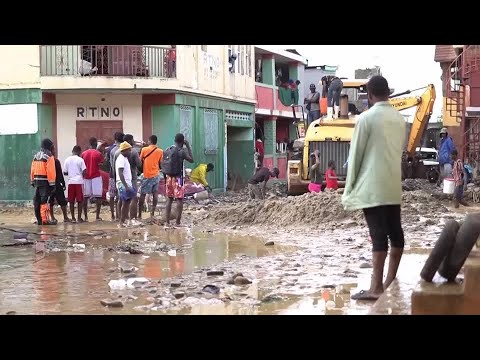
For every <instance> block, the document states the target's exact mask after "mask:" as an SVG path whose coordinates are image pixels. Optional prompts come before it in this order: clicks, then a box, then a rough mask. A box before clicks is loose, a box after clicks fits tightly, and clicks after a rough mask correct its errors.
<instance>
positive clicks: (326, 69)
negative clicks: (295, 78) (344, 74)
mask: <svg viewBox="0 0 480 360" xmlns="http://www.w3.org/2000/svg"><path fill="white" fill-rule="evenodd" d="M337 69H338V66H331V65H318V66H305V75H304V78H305V82H304V84H303V91H304V93H305V94H308V93H309V92H310V84H315V86H316V87H317V91H320V93H321V91H322V88H321V86H320V82H321V79H322V77H324V76H328V75H336V73H337Z"/></svg>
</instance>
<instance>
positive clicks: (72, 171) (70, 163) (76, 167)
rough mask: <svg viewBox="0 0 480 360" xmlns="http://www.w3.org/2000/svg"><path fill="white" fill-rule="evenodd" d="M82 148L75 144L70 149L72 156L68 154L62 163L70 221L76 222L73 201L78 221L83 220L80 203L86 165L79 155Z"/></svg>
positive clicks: (81, 202) (81, 201)
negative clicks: (66, 178) (65, 177)
mask: <svg viewBox="0 0 480 360" xmlns="http://www.w3.org/2000/svg"><path fill="white" fill-rule="evenodd" d="M81 153H82V149H81V148H80V146H78V145H75V146H74V147H73V150H72V156H69V157H68V158H67V159H66V160H65V163H64V166H63V168H64V169H65V171H64V172H63V173H64V175H68V202H69V203H70V213H71V214H72V222H77V219H75V201H76V202H77V204H78V222H83V219H82V204H83V177H84V176H85V171H86V170H87V166H86V165H85V161H84V160H83V159H82V158H81V157H80V154H81Z"/></svg>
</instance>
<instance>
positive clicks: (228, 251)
mask: <svg viewBox="0 0 480 360" xmlns="http://www.w3.org/2000/svg"><path fill="white" fill-rule="evenodd" d="M10 227H11V228H14V229H17V230H18V231H25V232H32V233H34V232H38V231H39V228H38V227H36V226H34V225H19V224H17V225H12V226H10ZM42 229H43V230H45V233H46V234H44V235H35V234H33V235H32V234H29V235H28V239H29V240H35V239H39V238H42V237H43V238H44V239H49V240H47V242H48V241H51V242H53V243H54V244H55V245H53V246H56V247H54V248H52V249H51V251H50V252H48V253H47V254H43V253H39V254H35V251H34V249H33V246H32V245H30V246H29V245H27V246H15V247H0V264H1V265H0V313H8V312H12V311H13V312H15V313H17V314H365V313H367V312H368V311H369V309H370V307H371V304H369V303H355V302H350V300H349V298H350V292H351V291H354V290H356V288H357V287H358V286H359V285H361V286H368V282H369V274H370V270H371V269H369V268H368V267H367V268H362V267H360V266H359V265H360V264H362V263H364V264H368V261H369V253H368V244H364V243H365V240H364V238H363V239H359V240H358V241H357V240H353V238H351V237H347V239H345V238H344V237H345V231H338V232H337V234H329V235H328V236H326V237H318V236H314V237H306V236H299V237H297V238H296V237H291V236H289V237H288V240H287V239H286V237H285V238H282V236H281V235H279V234H275V235H276V237H275V239H276V241H275V245H273V246H265V240H264V239H261V238H260V237H255V236H245V235H242V234H235V233H233V234H232V233H222V232H220V231H213V232H211V231H208V232H207V231H204V230H201V229H198V230H195V229H193V230H192V229H189V228H186V229H179V230H169V231H165V230H164V229H163V228H161V227H158V226H146V227H143V228H135V229H121V230H119V229H117V228H116V225H115V224H113V223H109V222H102V223H90V224H82V225H71V224H66V225H65V224H59V225H57V226H55V227H43V228H42ZM251 232H252V233H257V232H258V230H257V231H254V230H253V229H252V231H251ZM347 233H348V232H347ZM13 234H14V233H12V232H11V231H8V230H3V231H1V232H0V244H8V243H11V242H12V238H13ZM49 234H55V236H51V235H49ZM135 239H138V240H139V241H141V242H142V244H144V246H143V247H142V250H143V251H144V254H137V255H132V254H129V253H127V252H122V251H115V250H114V246H115V245H118V244H119V243H122V242H123V243H124V242H126V241H127V242H128V241H134V240H135ZM341 239H343V240H341ZM158 243H160V244H165V245H166V246H168V247H169V248H170V250H169V251H167V252H165V251H155V249H158V246H157V245H155V244H158ZM327 243H330V244H331V246H319V245H320V244H327ZM345 243H347V244H348V245H349V247H350V248H352V249H353V248H355V249H356V251H355V252H352V253H350V254H349V253H345V252H344V253H343V254H341V253H338V252H336V251H338V249H339V245H341V247H342V248H345V246H344V244H345ZM74 244H85V249H82V248H80V247H77V245H74ZM363 244H364V245H363ZM364 246H365V249H363V247H364ZM405 264H408V256H407V257H406V259H405ZM402 266H403V265H402ZM404 267H405V268H408V267H409V266H408V265H405V266H404ZM208 270H220V271H223V273H224V275H219V276H208V275H206V274H207V271H208ZM236 272H242V273H243V275H244V276H245V277H246V278H248V279H250V280H251V281H252V283H251V284H246V285H235V284H233V285H232V284H230V285H229V284H227V283H228V278H229V277H230V276H231V275H232V274H233V273H236ZM142 278H144V279H142ZM129 279H132V280H135V279H139V280H140V282H139V283H130V284H128V283H127V284H124V286H123V287H122V286H120V287H118V286H111V285H112V284H114V283H111V281H112V280H113V281H114V282H115V281H117V282H118V280H120V281H122V280H124V281H125V282H128V281H129ZM143 281H144V282H143ZM117 285H118V284H117ZM207 285H213V286H216V287H218V289H220V291H219V294H210V293H208V292H205V291H203V289H204V287H205V286H207ZM102 300H108V301H113V300H120V301H121V302H122V305H123V307H122V308H111V307H105V306H102V305H101V303H100V302H101V301H102Z"/></svg>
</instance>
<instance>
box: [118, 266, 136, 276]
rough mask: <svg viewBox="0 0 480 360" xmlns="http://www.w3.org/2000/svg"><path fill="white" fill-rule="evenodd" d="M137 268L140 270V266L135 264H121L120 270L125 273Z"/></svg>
mask: <svg viewBox="0 0 480 360" xmlns="http://www.w3.org/2000/svg"><path fill="white" fill-rule="evenodd" d="M136 270H138V268H136V267H135V266H125V267H124V266H120V272H122V273H125V274H128V273H131V272H134V271H136Z"/></svg>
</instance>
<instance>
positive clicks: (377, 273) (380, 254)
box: [368, 251, 387, 297]
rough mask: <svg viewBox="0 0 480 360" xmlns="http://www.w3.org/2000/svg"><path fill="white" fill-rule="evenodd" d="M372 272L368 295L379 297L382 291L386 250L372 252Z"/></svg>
mask: <svg viewBox="0 0 480 360" xmlns="http://www.w3.org/2000/svg"><path fill="white" fill-rule="evenodd" d="M372 254H373V255H372V263H373V274H372V281H371V283H370V290H369V291H368V292H369V294H370V295H372V296H377V295H378V297H380V295H382V293H383V268H384V267H385V259H386V258H387V252H386V251H373V252H372Z"/></svg>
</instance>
